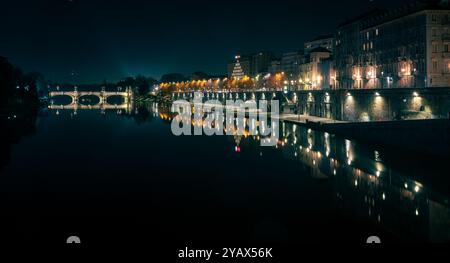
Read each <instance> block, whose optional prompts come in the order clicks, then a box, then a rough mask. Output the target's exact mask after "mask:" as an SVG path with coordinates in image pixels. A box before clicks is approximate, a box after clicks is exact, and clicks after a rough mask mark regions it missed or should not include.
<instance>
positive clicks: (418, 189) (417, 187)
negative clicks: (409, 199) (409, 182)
mask: <svg viewBox="0 0 450 263" xmlns="http://www.w3.org/2000/svg"><path fill="white" fill-rule="evenodd" d="M414 191H415V192H416V193H417V192H419V191H420V187H419V186H418V185H416V186H415V187H414Z"/></svg>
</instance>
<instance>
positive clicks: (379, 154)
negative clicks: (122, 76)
mask: <svg viewBox="0 0 450 263" xmlns="http://www.w3.org/2000/svg"><path fill="white" fill-rule="evenodd" d="M79 113H80V114H74V112H73V111H70V110H51V111H49V114H48V115H49V116H47V117H42V118H43V120H44V121H47V122H52V123H53V124H55V123H56V124H57V126H58V127H59V128H60V131H59V132H60V133H67V136H69V138H70V136H75V135H76V134H77V131H74V130H73V129H76V125H89V129H95V128H96V127H100V125H104V124H102V123H101V118H112V119H111V123H109V124H108V125H109V126H108V127H109V128H108V129H114V125H113V124H114V123H121V125H122V124H123V122H124V121H125V120H127V119H134V120H135V121H136V123H138V125H137V126H134V125H132V124H130V123H129V122H127V124H126V125H125V126H126V127H127V128H126V129H133V130H134V131H135V132H134V134H138V136H143V135H141V133H140V132H141V131H143V130H144V129H147V130H148V129H149V127H148V126H142V125H141V124H146V123H152V124H151V129H153V130H150V131H149V132H150V134H146V135H148V136H150V135H151V136H154V137H156V139H153V141H152V144H153V145H155V144H156V145H158V144H160V145H158V146H157V147H156V148H161V147H162V145H164V147H166V146H165V145H166V144H167V147H168V148H171V150H173V151H174V152H176V151H177V149H178V147H181V146H180V145H181V144H180V143H184V144H183V146H186V147H191V148H192V147H194V148H193V149H191V151H192V155H184V158H185V160H179V159H175V160H174V162H175V163H177V162H182V163H189V162H191V163H196V162H197V161H198V156H202V155H205V154H207V153H202V152H199V151H200V150H201V149H195V143H198V139H194V138H188V137H185V138H179V137H178V138H174V136H173V135H171V134H170V129H169V124H170V121H171V119H172V118H173V117H174V116H173V114H171V113H170V107H168V106H164V105H158V104H156V103H153V104H151V105H148V106H145V105H144V106H143V105H141V106H140V107H136V108H135V109H134V110H133V111H132V112H131V113H128V112H124V111H116V110H113V111H107V112H106V113H105V112H104V111H103V112H100V111H98V110H97V111H93V112H90V113H89V114H85V113H86V111H79ZM113 115H117V116H121V117H117V118H113V117H112V116H113ZM101 116H103V117H101ZM46 118H47V120H45V119H46ZM83 118H86V119H85V120H84V119H83ZM74 120H76V121H77V124H76V125H75V126H74V125H73V124H69V123H70V122H71V121H74ZM88 120H89V121H88ZM155 120H159V121H158V122H157V123H155ZM64 125H67V126H64ZM97 125H98V126H97ZM199 125H202V124H199ZM65 127H70V129H71V130H70V131H69V130H68V129H69V128H65ZM54 128H55V127H54V126H53V128H49V129H54ZM79 128H80V130H82V127H79ZM39 129H40V130H39ZM46 129H48V127H46V126H40V127H38V133H39V132H40V133H41V134H42V133H45V132H46V131H45V130H46ZM124 129H125V128H124ZM155 129H159V130H163V131H164V132H165V133H164V134H162V133H161V132H155ZM124 131H125V130H124ZM78 133H82V134H85V131H84V132H80V131H79V132H78ZM43 136H45V135H43ZM92 136H94V137H95V136H96V137H98V138H99V139H101V138H102V135H101V133H98V134H97V133H93V135H92ZM108 136H123V135H120V134H119V133H117V134H113V135H108ZM120 138H121V137H120ZM138 139H140V140H143V141H145V140H146V137H142V138H134V140H135V141H136V140H138ZM201 139H202V140H206V139H207V138H201ZM260 139H261V138H260V137H259V136H257V135H254V136H253V135H248V134H246V135H244V136H237V135H234V136H226V137H225V139H221V140H220V141H217V140H215V141H214V142H211V140H208V143H213V144H216V146H217V148H215V149H216V151H218V152H217V155H215V156H216V158H218V159H217V161H219V162H227V161H229V159H228V158H229V157H227V155H230V154H233V155H235V156H243V157H242V158H241V159H240V158H234V159H232V160H233V163H232V164H231V163H230V165H231V166H233V167H234V170H233V173H235V174H236V175H240V176H244V171H243V170H247V169H248V167H247V166H248V165H253V166H255V165H256V166H258V165H259V166H262V167H265V168H264V169H265V171H263V173H264V172H267V173H278V174H279V176H283V177H284V176H286V177H297V176H308V177H310V178H311V181H302V182H303V183H305V182H306V183H310V184H311V188H313V186H314V189H317V186H316V185H315V184H316V183H315V182H325V183H326V184H327V186H330V187H323V188H319V189H320V191H323V194H324V195H330V194H331V196H332V204H333V206H334V207H333V209H336V211H338V213H341V214H343V215H345V217H346V218H347V217H350V218H352V220H354V221H365V220H368V221H370V222H371V224H374V225H377V226H379V227H381V228H382V229H384V230H385V231H387V232H389V233H393V236H394V237H395V238H398V239H400V240H405V239H409V238H412V239H413V240H419V241H420V240H424V241H438V242H439V241H449V240H450V210H449V203H448V194H442V193H441V192H440V191H439V192H437V191H434V190H432V188H429V187H428V185H427V184H426V183H424V182H421V181H419V180H417V178H426V177H427V176H430V177H432V176H437V175H439V174H442V173H445V171H442V170H440V169H439V168H436V169H434V168H433V166H431V165H430V166H429V167H426V169H423V170H427V169H428V172H429V174H421V173H423V172H422V171H419V172H417V173H415V174H412V173H411V170H414V169H415V168H416V166H420V167H422V168H423V164H418V163H415V164H411V167H405V169H403V168H402V165H395V162H396V160H395V158H391V157H392V156H394V155H395V153H394V155H393V154H392V153H390V152H388V151H385V150H384V149H373V148H371V147H370V146H365V145H360V144H358V143H357V142H354V141H351V140H346V139H343V138H339V137H337V136H335V135H333V134H329V133H326V132H318V131H315V130H311V129H308V128H305V127H302V126H299V125H296V124H289V123H281V127H280V138H279V141H278V143H277V145H276V147H270V148H268V147H261V146H260V144H259V140H260ZM31 140H33V138H31ZM193 140H195V143H194V142H193ZM174 141H176V142H174ZM46 143H52V142H51V141H50V142H49V141H48V140H47V141H46ZM126 143H127V142H126V141H123V142H117V145H122V144H123V145H125V144H126ZM68 144H69V145H70V143H68ZM212 146H214V145H212ZM39 147H42V146H39ZM66 147H67V146H66ZM105 147H106V146H105ZM124 147H125V148H127V149H128V148H129V146H124ZM17 148H18V151H19V152H20V151H23V150H25V149H23V148H21V147H17ZM131 148H132V147H131ZM135 148H139V147H138V146H136V147H135ZM70 150H71V149H70V148H63V149H61V154H63V155H64V153H65V152H67V151H70ZM72 150H73V149H72ZM103 150H104V149H103ZM136 151H140V150H136ZM100 152H103V151H100ZM104 153H106V151H105V152H104ZM146 154H147V155H148V156H146V158H154V159H157V160H160V158H162V157H161V156H158V153H156V152H152V150H151V149H148V151H147V152H146ZM18 155H22V154H16V155H13V157H12V160H11V162H12V163H13V164H12V165H11V167H9V168H7V169H6V174H13V173H14V172H15V171H14V167H16V166H17V165H19V163H20V162H21V160H16V159H14V156H18ZM118 155H119V153H118ZM120 156H121V157H120V158H121V159H122V160H126V159H127V158H130V159H132V158H134V159H137V158H140V157H139V156H138V155H137V153H131V152H129V153H128V155H127V154H126V153H120ZM176 156H178V155H176ZM218 156H219V157H218ZM178 157H179V156H178ZM244 157H245V158H244ZM80 158H82V157H80ZM391 159H392V160H391ZM161 160H162V159H161ZM22 161H23V160H22ZM105 162H106V161H105ZM126 162H127V161H126ZM128 162H130V161H128ZM49 163H51V160H49ZM95 165H96V164H95V163H93V164H92V166H93V167H94V170H95V167H96V166H95ZM153 165H158V161H155V163H153ZM202 165H203V166H204V168H205V169H206V170H211V171H217V173H218V174H223V173H220V172H221V169H224V170H226V171H230V170H231V168H230V167H227V168H224V167H223V168H220V167H218V166H216V165H215V164H209V163H203V164H202ZM42 166H43V167H45V166H46V164H42ZM394 167H395V168H394ZM86 169H88V168H86ZM103 169H105V170H104V171H103V172H109V170H110V169H111V168H108V166H107V165H106V166H104V167H103ZM136 169H137V170H139V168H136ZM158 169H169V168H168V167H166V168H163V167H158ZM175 169H176V170H175V171H181V170H177V169H180V168H175ZM188 169H192V167H191V168H188ZM137 170H136V171H137ZM256 170H257V169H255V171H256ZM419 170H420V169H419ZM132 171H134V170H132ZM189 171H190V170H188V172H189ZM258 171H259V173H261V171H260V170H258ZM97 172H98V171H97ZM168 173H170V171H169V170H168ZM436 174H437V175H436ZM128 176H133V172H131V173H130V174H129V175H128ZM191 176H194V175H191ZM222 176H223V175H222ZM49 180H51V178H50V179H49ZM97 180H98V179H97ZM183 180H184V179H183ZM218 180H219V181H220V180H221V179H218ZM243 180H250V179H248V178H246V179H243ZM430 181H432V179H430ZM87 182H89V181H87ZM269 184H270V183H269ZM266 187H267V188H268V189H270V188H269V187H270V186H266ZM304 187H306V188H308V187H310V186H309V185H305V186H304ZM302 189H304V188H302ZM244 190H245V191H249V192H252V191H253V189H244ZM94 191H95V189H94ZM286 191H289V190H288V189H286ZM291 191H292V190H291ZM236 192H239V191H236ZM226 193H227V192H225V193H224V195H226ZM233 194H235V193H233ZM236 198H237V199H239V198H241V195H239V194H236ZM310 202H313V203H314V200H301V199H298V200H289V201H287V205H290V206H292V205H294V204H295V203H298V206H300V207H301V206H302V204H303V203H310ZM317 209H318V210H319V211H321V210H330V207H319V208H317ZM333 209H331V212H330V211H328V212H330V213H333V211H334V210H333ZM229 213H231V214H232V213H233V210H232V209H231V210H230V212H229ZM310 216H311V217H312V218H314V217H315V216H317V217H320V216H321V212H318V213H317V215H310ZM280 220H281V219H280ZM336 224H337V225H336V227H339V223H336Z"/></svg>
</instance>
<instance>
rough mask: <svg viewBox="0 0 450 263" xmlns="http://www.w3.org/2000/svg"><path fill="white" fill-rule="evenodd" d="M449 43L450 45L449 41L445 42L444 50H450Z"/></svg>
mask: <svg viewBox="0 0 450 263" xmlns="http://www.w3.org/2000/svg"><path fill="white" fill-rule="evenodd" d="M449 45H450V44H449V43H446V44H444V52H448V46H449Z"/></svg>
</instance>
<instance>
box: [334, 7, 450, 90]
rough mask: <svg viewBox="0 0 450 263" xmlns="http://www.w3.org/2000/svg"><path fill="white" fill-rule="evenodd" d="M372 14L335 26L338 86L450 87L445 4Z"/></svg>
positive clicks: (449, 31)
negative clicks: (336, 27)
mask: <svg viewBox="0 0 450 263" xmlns="http://www.w3.org/2000/svg"><path fill="white" fill-rule="evenodd" d="M433 2H434V3H431V1H427V2H419V3H416V4H413V5H409V6H405V7H402V8H399V9H396V10H375V11H372V12H370V13H366V14H364V15H362V16H359V17H357V18H355V19H352V20H349V21H346V22H344V23H342V24H341V25H339V26H338V29H337V31H336V33H335V67H336V85H337V86H338V88H344V89H347V88H356V89H365V88H402V87H417V88H422V87H442V86H447V87H448V86H449V85H450V53H449V45H450V19H449V16H450V10H448V1H441V2H440V3H436V1H433Z"/></svg>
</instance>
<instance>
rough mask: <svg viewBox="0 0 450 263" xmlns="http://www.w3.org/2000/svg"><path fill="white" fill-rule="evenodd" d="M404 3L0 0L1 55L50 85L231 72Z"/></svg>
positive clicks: (362, 0)
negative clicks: (237, 58)
mask: <svg viewBox="0 0 450 263" xmlns="http://www.w3.org/2000/svg"><path fill="white" fill-rule="evenodd" d="M406 1H408V0H395V1H392V0H373V1H371V0H340V1H337V0H336V1H332V0H312V1H300V0H296V1H293V0H291V1H286V0H276V1H251V0H249V1H244V0H240V1H235V0H228V1H222V0H216V1H213V0H210V1H183V2H181V1H171V0H165V1H159V0H157V1H153V0H145V1H144V0H141V1H138V0H123V1H118V0H104V1H101V0H29V1H23V0H1V3H0V33H1V38H0V55H2V56H6V57H8V58H9V59H10V60H11V61H12V62H13V63H14V64H16V65H18V66H20V67H22V68H23V69H24V70H26V71H31V70H35V71H40V72H42V73H43V74H44V75H45V76H46V78H47V79H48V80H53V81H73V77H71V73H72V72H75V73H76V77H75V81H76V82H79V83H86V82H102V81H103V80H104V79H107V80H109V81H115V80H118V79H120V78H123V77H125V76H128V75H136V74H144V75H146V76H153V77H156V78H159V77H160V76H161V74H164V73H167V72H181V73H184V74H189V73H192V72H194V71H197V70H203V71H205V72H207V73H210V74H224V73H225V72H226V62H227V61H228V60H229V59H230V58H232V57H233V56H234V54H235V53H237V52H240V53H246V52H256V51H259V50H272V51H275V52H277V53H282V52H289V51H294V50H298V49H300V48H301V47H302V46H303V42H305V41H307V40H309V39H311V38H314V37H315V36H317V35H321V34H327V33H332V32H333V30H334V28H335V27H336V25H337V23H339V22H341V21H342V20H343V19H346V18H348V17H352V16H355V15H358V14H360V13H362V12H364V11H366V10H368V9H370V8H373V7H380V6H381V7H388V8H389V7H394V5H395V6H397V5H398V3H399V2H406ZM409 1H411V0H409ZM393 3H395V4H393Z"/></svg>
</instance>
